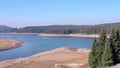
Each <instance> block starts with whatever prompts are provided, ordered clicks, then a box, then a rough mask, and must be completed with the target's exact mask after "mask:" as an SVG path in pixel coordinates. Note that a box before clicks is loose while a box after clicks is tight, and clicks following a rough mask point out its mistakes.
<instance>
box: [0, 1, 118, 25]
mask: <svg viewBox="0 0 120 68" xmlns="http://www.w3.org/2000/svg"><path fill="white" fill-rule="evenodd" d="M112 22H120V0H0V25H7V26H11V27H25V26H43V25H89V24H92V25H93V24H102V23H112Z"/></svg>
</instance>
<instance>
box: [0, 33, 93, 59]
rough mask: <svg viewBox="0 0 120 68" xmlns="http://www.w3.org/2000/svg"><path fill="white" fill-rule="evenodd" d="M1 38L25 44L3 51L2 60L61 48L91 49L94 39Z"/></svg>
mask: <svg viewBox="0 0 120 68" xmlns="http://www.w3.org/2000/svg"><path fill="white" fill-rule="evenodd" d="M0 38H7V39H15V40H16V39H17V40H21V41H23V42H24V43H23V44H22V47H19V48H15V49H11V50H7V51H1V52H0V60H7V59H14V58H21V57H26V56H31V55H33V54H36V53H40V52H44V51H48V50H52V49H55V48H59V47H64V46H68V47H72V48H91V46H92V43H93V40H94V39H93V38H75V37H43V36H38V35H37V34H0Z"/></svg>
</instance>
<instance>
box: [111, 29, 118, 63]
mask: <svg viewBox="0 0 120 68" xmlns="http://www.w3.org/2000/svg"><path fill="white" fill-rule="evenodd" d="M110 39H111V42H112V47H113V56H114V64H117V63H120V31H119V30H118V29H113V30H112V31H111V37H110Z"/></svg>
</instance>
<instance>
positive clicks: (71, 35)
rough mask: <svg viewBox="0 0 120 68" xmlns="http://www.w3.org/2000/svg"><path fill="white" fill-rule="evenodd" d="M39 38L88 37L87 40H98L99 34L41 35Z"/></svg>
mask: <svg viewBox="0 0 120 68" xmlns="http://www.w3.org/2000/svg"><path fill="white" fill-rule="evenodd" d="M39 36H50V37H56V36H58V37H64V36H65V37H86V38H95V37H96V38H98V37H99V34H39Z"/></svg>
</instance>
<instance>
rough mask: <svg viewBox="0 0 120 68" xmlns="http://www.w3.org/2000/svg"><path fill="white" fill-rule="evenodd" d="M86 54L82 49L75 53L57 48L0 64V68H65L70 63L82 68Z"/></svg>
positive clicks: (85, 60) (86, 57) (87, 52)
mask: <svg viewBox="0 0 120 68" xmlns="http://www.w3.org/2000/svg"><path fill="white" fill-rule="evenodd" d="M88 54H89V51H86V50H84V49H82V50H81V51H77V50H71V49H68V48H58V49H55V50H51V51H48V52H43V53H40V54H36V55H33V56H30V57H26V58H19V59H15V60H8V61H3V62H0V66H1V67H0V68H58V66H55V65H56V64H58V65H59V64H62V65H59V68H60V67H61V66H62V67H65V68H66V67H67V66H66V64H71V63H75V64H84V65H81V66H82V67H83V66H86V65H85V64H86V62H87V60H88ZM87 67H89V65H87ZM67 68H68V67H67ZM69 68H71V67H69Z"/></svg>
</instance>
